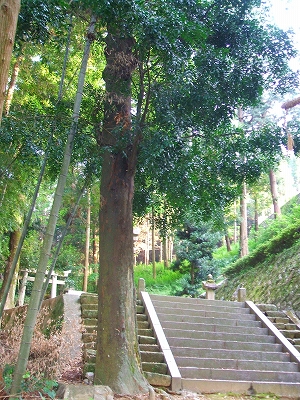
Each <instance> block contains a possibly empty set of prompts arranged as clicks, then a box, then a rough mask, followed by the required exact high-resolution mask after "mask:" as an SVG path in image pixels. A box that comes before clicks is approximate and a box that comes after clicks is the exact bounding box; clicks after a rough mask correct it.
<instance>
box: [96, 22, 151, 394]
mask: <svg viewBox="0 0 300 400" xmlns="http://www.w3.org/2000/svg"><path fill="white" fill-rule="evenodd" d="M133 43H134V42H133V39H132V38H128V37H126V36H123V35H119V34H118V32H116V31H113V32H112V31H111V29H110V27H108V35H107V37H106V52H105V56H106V67H105V70H104V72H103V77H104V79H105V83H106V93H107V96H106V102H105V111H104V121H103V129H102V132H101V135H100V138H99V141H100V143H101V144H102V145H103V146H105V147H104V148H105V151H104V154H103V163H102V171H101V187H100V194H101V207H100V246H99V248H100V257H99V259H100V267H99V281H98V301H99V313H98V330H97V354H96V367H95V384H101V385H108V386H110V387H111V388H112V390H113V391H114V392H116V393H127V394H136V393H140V392H146V391H148V384H147V382H146V380H145V378H144V376H143V375H142V371H141V366H140V359H139V353H138V342H137V330H136V316H135V301H136V300H135V293H134V284H133V264H134V255H133V222H132V199H133V192H134V175H135V167H136V158H137V155H136V150H137V147H136V145H137V143H136V141H135V138H133V137H132V136H131V135H132V133H133V132H132V130H131V117H130V115H131V75H132V72H133V71H134V69H135V66H136V62H135V59H134V57H133V54H132V46H133ZM125 138H126V139H125Z"/></svg>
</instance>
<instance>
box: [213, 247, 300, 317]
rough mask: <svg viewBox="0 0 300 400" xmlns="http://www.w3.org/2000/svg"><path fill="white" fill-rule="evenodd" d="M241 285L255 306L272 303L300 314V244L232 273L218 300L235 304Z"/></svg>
mask: <svg viewBox="0 0 300 400" xmlns="http://www.w3.org/2000/svg"><path fill="white" fill-rule="evenodd" d="M239 285H243V286H244V287H245V288H246V290H247V298H248V299H249V300H252V301H253V302H255V303H272V304H276V305H277V306H278V307H279V308H281V309H290V308H292V309H294V310H296V311H299V310H300V241H299V240H296V242H295V243H294V244H293V246H292V247H289V248H287V249H283V250H282V251H281V252H280V253H278V254H271V255H269V256H268V257H267V258H266V259H265V260H264V261H260V262H258V263H255V264H254V265H251V266H248V267H244V268H242V269H241V268H237V269H236V271H234V268H231V269H230V273H229V274H228V279H227V283H226V284H225V285H224V286H223V287H221V288H220V289H219V290H218V291H217V294H216V297H217V298H218V299H224V300H233V294H234V292H235V291H236V289H237V288H238V286H239Z"/></svg>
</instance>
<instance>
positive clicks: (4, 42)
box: [0, 0, 21, 124]
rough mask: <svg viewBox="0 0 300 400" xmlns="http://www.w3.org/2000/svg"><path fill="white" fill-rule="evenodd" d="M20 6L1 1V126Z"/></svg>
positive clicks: (17, 0)
mask: <svg viewBox="0 0 300 400" xmlns="http://www.w3.org/2000/svg"><path fill="white" fill-rule="evenodd" d="M20 4H21V3H20V0H0V27H1V28H0V124H1V119H2V113H3V106H4V100H5V93H6V84H7V80H8V72H9V66H10V60H11V55H12V51H13V47H14V40H15V34H16V28H17V21H18V16H19V11H20Z"/></svg>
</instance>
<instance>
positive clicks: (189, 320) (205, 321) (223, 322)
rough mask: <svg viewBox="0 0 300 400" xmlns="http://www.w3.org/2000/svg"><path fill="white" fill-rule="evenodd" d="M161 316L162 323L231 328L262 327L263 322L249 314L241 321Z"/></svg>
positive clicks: (238, 319) (202, 317)
mask: <svg viewBox="0 0 300 400" xmlns="http://www.w3.org/2000/svg"><path fill="white" fill-rule="evenodd" d="M158 314H159V320H160V322H161V323H164V322H165V321H170V322H171V321H173V322H178V323H180V322H184V323H191V324H200V323H203V324H205V325H217V324H218V325H231V326H256V327H261V322H260V321H256V320H255V315H254V314H248V315H247V318H246V319H240V318H238V316H236V317H235V318H229V319H228V318H216V317H205V316H199V315H193V316H191V315H182V314H161V313H158Z"/></svg>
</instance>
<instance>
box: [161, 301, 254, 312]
mask: <svg viewBox="0 0 300 400" xmlns="http://www.w3.org/2000/svg"><path fill="white" fill-rule="evenodd" d="M239 304H243V303H239ZM153 305H154V307H155V309H156V310H157V311H159V310H166V309H168V310H172V312H173V313H174V310H184V311H185V312H187V311H188V312H190V311H191V310H193V311H198V312H205V313H206V314H207V315H209V314H210V313H213V312H218V313H221V314H222V313H225V314H231V315H234V314H235V315H236V314H238V315H240V314H249V313H250V311H249V309H248V308H246V307H242V306H240V307H230V306H224V305H215V304H206V303H205V302H204V303H199V304H198V303H183V302H176V303H171V302H168V301H154V302H153Z"/></svg>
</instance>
